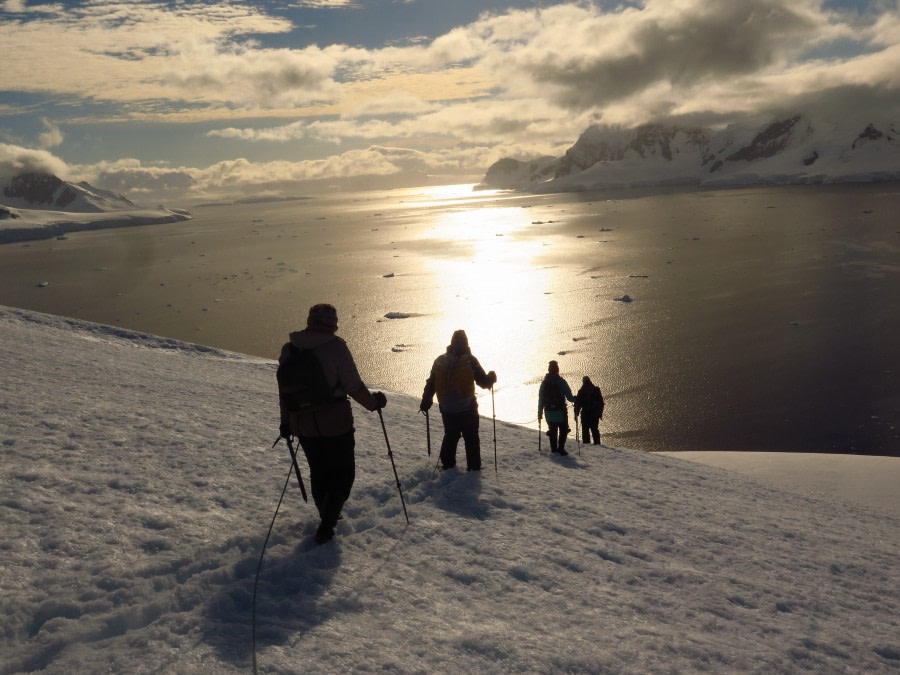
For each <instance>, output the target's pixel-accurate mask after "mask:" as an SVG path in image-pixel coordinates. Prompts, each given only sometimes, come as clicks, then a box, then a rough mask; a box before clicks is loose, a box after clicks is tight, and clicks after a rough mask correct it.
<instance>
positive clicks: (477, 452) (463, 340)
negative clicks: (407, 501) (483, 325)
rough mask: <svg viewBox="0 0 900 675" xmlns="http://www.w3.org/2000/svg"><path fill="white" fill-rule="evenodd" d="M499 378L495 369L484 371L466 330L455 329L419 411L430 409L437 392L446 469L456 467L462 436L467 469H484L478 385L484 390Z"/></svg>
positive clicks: (436, 364)
mask: <svg viewBox="0 0 900 675" xmlns="http://www.w3.org/2000/svg"><path fill="white" fill-rule="evenodd" d="M496 381H497V375H496V373H494V371H493V370H492V371H491V372H489V373H485V372H484V368H482V367H481V364H480V363H478V359H476V358H475V357H474V356H473V355H472V352H471V351H470V350H469V338H468V337H467V336H466V332H465V331H463V330H458V331H455V332H454V333H453V337H452V338H451V339H450V345H449V346H448V347H447V351H446V353H444V354H441V355H440V356H439V357H437V358H436V359H435V360H434V364H433V365H432V366H431V374H430V375H429V376H428V379H427V380H426V381H425V391H423V392H422V403H421V404H420V405H419V410H421V411H423V412H425V411H427V410H428V409H429V408H431V405H432V401H433V397H434V395H435V394H437V399H438V408H439V409H440V411H441V419H442V420H443V422H444V440H443V441H442V442H441V465H442V466H443V468H444V469H452V468H453V467H454V466H456V446H457V445H458V444H459V438H460V436H462V438H463V441H464V442H465V446H466V471H480V470H481V441H480V440H479V438H478V402H477V401H476V400H475V384H478V386H479V387H481V388H482V389H490V388H491V387H492V386H493V385H494V383H495V382H496Z"/></svg>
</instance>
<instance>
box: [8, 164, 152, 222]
mask: <svg viewBox="0 0 900 675" xmlns="http://www.w3.org/2000/svg"><path fill="white" fill-rule="evenodd" d="M0 204H3V205H4V206H8V207H13V208H19V209H41V210H52V211H65V212H67V213H102V212H105V211H124V210H134V209H135V208H137V206H136V205H135V204H134V203H133V202H131V201H130V200H128V199H126V198H125V197H123V196H122V195H120V194H116V193H114V192H110V191H108V190H101V189H100V188H97V187H94V186H93V185H91V184H89V183H86V182H84V181H82V182H80V183H69V182H67V181H64V180H62V179H60V178H58V177H56V176H54V175H52V174H41V173H22V174H19V175H17V176H12V177H9V178H0Z"/></svg>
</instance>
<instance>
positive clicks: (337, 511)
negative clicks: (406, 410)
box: [278, 304, 387, 544]
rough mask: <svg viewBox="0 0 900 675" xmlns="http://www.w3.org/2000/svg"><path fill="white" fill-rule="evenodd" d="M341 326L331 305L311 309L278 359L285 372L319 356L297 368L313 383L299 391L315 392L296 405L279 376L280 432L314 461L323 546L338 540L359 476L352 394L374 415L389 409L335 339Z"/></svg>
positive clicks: (319, 537)
mask: <svg viewBox="0 0 900 675" xmlns="http://www.w3.org/2000/svg"><path fill="white" fill-rule="evenodd" d="M337 327H338V319H337V310H336V309H335V308H334V307H333V306H332V305H327V304H319V305H314V306H313V307H311V308H310V310H309V316H308V317H307V319H306V329H305V330H300V331H294V332H292V333H291V334H290V336H289V337H290V341H289V342H287V343H286V344H285V345H284V346H283V347H282V349H281V356H280V357H279V359H278V363H279V370H281V369H283V368H287V367H288V366H287V364H288V363H289V362H291V360H295V359H296V360H299V359H301V358H304V356H308V355H309V354H311V355H312V356H313V357H315V360H314V361H306V362H305V363H304V364H303V365H301V366H300V368H299V369H297V368H296V366H295V371H294V372H297V371H298V370H299V374H298V376H297V379H300V380H304V379H305V380H306V381H307V383H311V384H305V385H304V384H300V385H298V387H295V389H303V388H304V386H305V387H306V389H312V390H313V391H312V394H311V395H306V396H305V398H303V397H301V398H303V400H302V401H298V402H297V404H296V405H293V403H294V400H293V399H292V398H291V397H290V395H285V393H284V392H285V389H286V388H285V387H282V378H281V376H280V375H279V390H280V391H281V392H282V395H281V396H280V397H279V399H280V402H281V426H280V428H279V431H280V433H281V435H282V436H284V437H285V438H288V437H289V436H296V437H297V438H298V439H299V441H300V447H302V448H303V453H304V454H305V455H306V460H307V462H309V480H310V483H311V487H312V495H313V501H314V502H315V504H316V508H317V509H318V510H319V517H320V519H321V522H320V524H319V528H318V530H317V531H316V536H315V540H316V543H319V544H321V543H324V542H326V541H328V540H330V539H331V538H332V537H334V526H335V524H336V523H337V521H338V518H339V517H340V515H341V509H342V508H343V506H344V502H345V501H346V500H347V498H348V497H349V496H350V489H351V488H352V487H353V480H354V478H355V477H356V460H355V456H354V447H355V445H356V439H355V437H354V428H353V411H352V410H351V407H350V401H349V399H348V398H347V396H348V395H349V396H350V397H352V398H353V399H354V400H355V401H356V402H357V403H359V404H360V405H362V406H363V407H364V408H365V409H366V410H370V411H374V410H380V409H381V408H383V407H384V406H385V405H387V399H386V398H385V395H384V394H382V393H381V392H380V391H376V392H375V393H372V392H370V391H369V389H368V388H367V387H366V385H365V384H363V381H362V379H361V378H360V376H359V371H357V369H356V363H355V362H354V361H353V355H352V354H351V353H350V349H349V348H348V347H347V343H346V342H344V341H343V340H342V339H341V338H339V337H338V336H337V335H335V332H336V331H337ZM307 350H309V351H307ZM295 363H297V361H295ZM323 375H324V377H322V376H323ZM317 380H318V382H317ZM317 389H318V390H319V391H316V390H317ZM322 390H324V391H322ZM296 397H297V396H296V395H295V398H296Z"/></svg>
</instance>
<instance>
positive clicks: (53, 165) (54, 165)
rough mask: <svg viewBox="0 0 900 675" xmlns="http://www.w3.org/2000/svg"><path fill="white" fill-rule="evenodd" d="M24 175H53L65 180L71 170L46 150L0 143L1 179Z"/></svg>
mask: <svg viewBox="0 0 900 675" xmlns="http://www.w3.org/2000/svg"><path fill="white" fill-rule="evenodd" d="M22 173H51V174H53V175H55V176H58V177H59V178H65V177H66V176H67V175H68V173H69V169H68V166H67V165H66V163H65V162H64V161H62V160H61V159H59V158H58V157H56V156H55V155H53V154H52V153H50V152H47V151H46V150H33V149H31V148H23V147H22V146H19V145H9V144H7V143H0V177H4V178H8V177H10V176H17V175H19V174H22Z"/></svg>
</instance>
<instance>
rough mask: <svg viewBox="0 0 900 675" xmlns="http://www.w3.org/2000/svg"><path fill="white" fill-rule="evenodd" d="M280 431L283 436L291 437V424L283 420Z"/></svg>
mask: <svg viewBox="0 0 900 675" xmlns="http://www.w3.org/2000/svg"><path fill="white" fill-rule="evenodd" d="M278 433H279V434H281V438H290V436H291V425H290V424H288V423H287V422H282V423H281V425H280V426H279V427H278Z"/></svg>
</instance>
